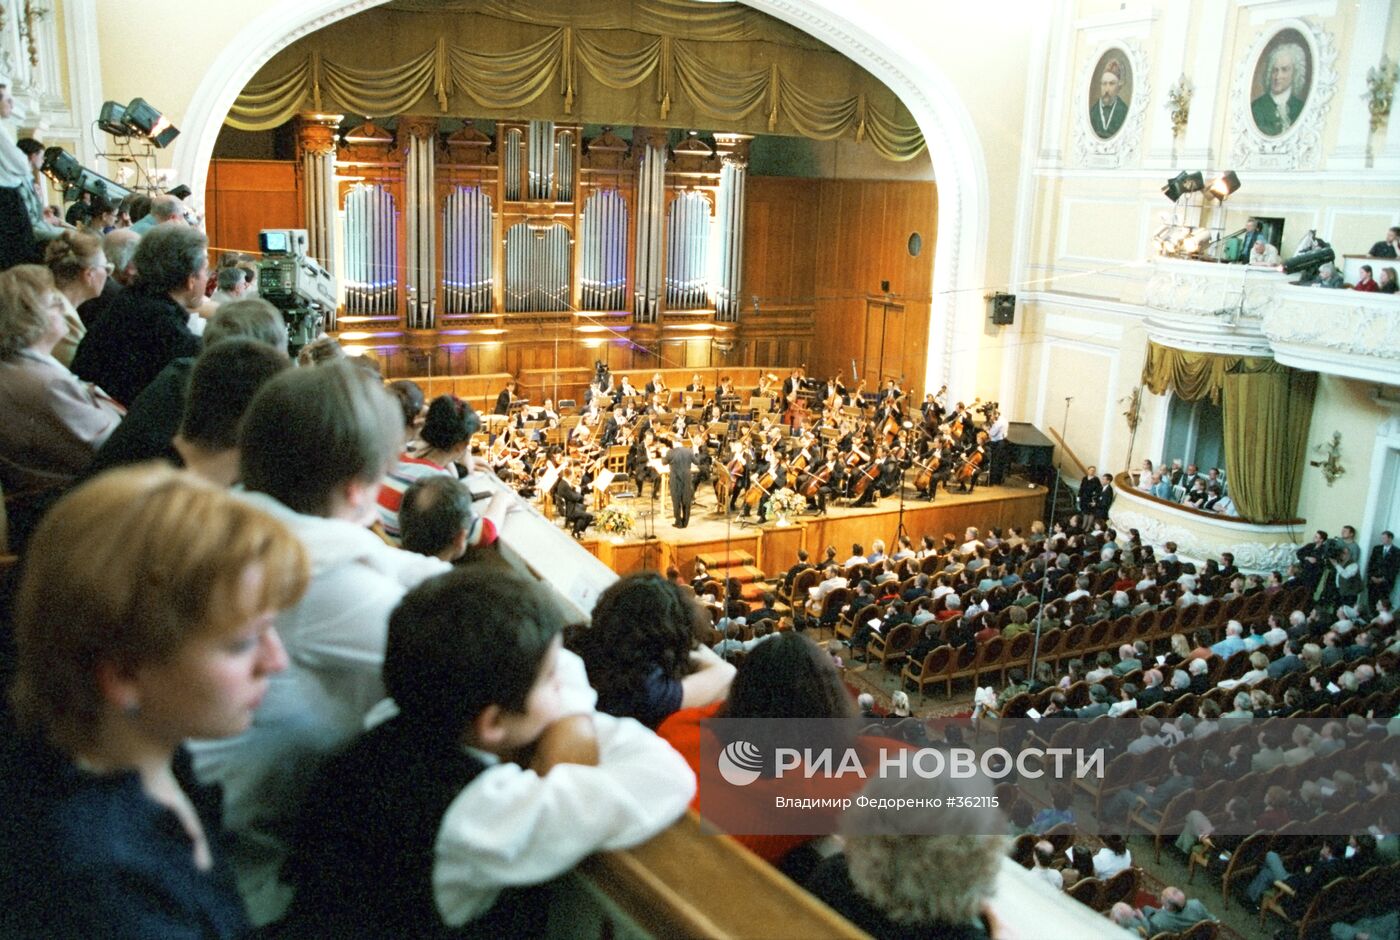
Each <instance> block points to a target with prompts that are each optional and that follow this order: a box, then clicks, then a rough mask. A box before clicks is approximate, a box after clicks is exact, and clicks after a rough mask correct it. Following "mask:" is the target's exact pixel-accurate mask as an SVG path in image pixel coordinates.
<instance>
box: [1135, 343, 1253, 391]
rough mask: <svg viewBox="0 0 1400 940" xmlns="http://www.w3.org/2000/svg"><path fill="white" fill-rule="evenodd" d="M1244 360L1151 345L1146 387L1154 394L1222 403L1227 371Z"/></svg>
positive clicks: (1144, 369)
mask: <svg viewBox="0 0 1400 940" xmlns="http://www.w3.org/2000/svg"><path fill="white" fill-rule="evenodd" d="M1239 361H1240V357H1239V356H1219V355H1215V354H1214V353H1202V352H1189V351H1187V350H1185V349H1173V348H1172V347H1170V346H1159V345H1158V344H1156V343H1153V342H1149V343H1148V344H1147V362H1146V363H1144V364H1143V367H1142V384H1143V385H1145V386H1147V390H1148V391H1149V392H1151V393H1152V394H1154V395H1165V394H1167V393H1168V392H1171V393H1172V394H1173V395H1175V396H1176V397H1177V398H1180V399H1181V400H1182V401H1200V400H1201V399H1202V398H1209V399H1210V401H1211V404H1216V405H1218V404H1220V390H1221V389H1222V388H1223V387H1224V386H1225V371H1226V370H1227V369H1229V368H1230V367H1231V366H1233V365H1235V364H1236V363H1238V362H1239Z"/></svg>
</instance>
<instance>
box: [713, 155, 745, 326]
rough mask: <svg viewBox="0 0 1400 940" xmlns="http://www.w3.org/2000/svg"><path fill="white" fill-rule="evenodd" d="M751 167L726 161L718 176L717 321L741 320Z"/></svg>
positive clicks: (731, 160)
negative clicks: (748, 183) (745, 216)
mask: <svg viewBox="0 0 1400 940" xmlns="http://www.w3.org/2000/svg"><path fill="white" fill-rule="evenodd" d="M747 179H748V166H747V165H746V164H745V163H744V162H743V161H741V160H737V159H726V160H725V161H724V165H723V167H722V168H721V170H720V176H719V238H720V259H719V271H718V277H717V278H716V285H715V288H716V289H715V319H717V320H728V321H736V320H738V319H739V309H740V304H741V301H740V291H742V289H743V285H742V283H741V280H742V276H743V270H744V189H745V186H746V184H747Z"/></svg>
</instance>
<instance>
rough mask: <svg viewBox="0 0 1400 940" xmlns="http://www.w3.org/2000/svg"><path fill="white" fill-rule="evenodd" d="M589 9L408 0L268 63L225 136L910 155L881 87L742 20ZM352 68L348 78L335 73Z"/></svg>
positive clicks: (663, 3)
mask: <svg viewBox="0 0 1400 940" xmlns="http://www.w3.org/2000/svg"><path fill="white" fill-rule="evenodd" d="M593 6H594V5H593V4H586V5H584V4H580V5H578V7H579V9H578V10H577V11H576V10H575V9H574V7H573V6H571V5H568V4H565V3H563V2H562V0H527V2H523V3H515V2H512V3H505V2H503V0H462V2H441V3H434V2H428V0H411V2H400V3H396V4H392V5H390V6H388V7H382V8H375V9H372V10H368V11H366V12H364V13H361V14H358V15H356V16H355V17H351V18H350V19H348V20H344V21H341V22H340V23H337V24H333V25H331V26H328V27H326V28H325V29H323V30H320V31H318V32H316V33H314V34H312V35H311V36H308V37H306V38H305V39H302V40H299V41H298V42H296V43H294V44H293V45H291V46H289V47H288V48H287V49H286V50H284V51H283V52H282V53H280V54H279V55H278V56H276V57H275V58H274V59H273V60H272V61H271V62H269V63H268V65H267V66H266V67H265V68H264V69H263V71H262V72H261V73H259V76H258V77H257V78H255V79H254V81H253V82H251V83H250V84H249V85H248V86H247V87H246V88H244V90H243V93H242V94H240V95H239V96H238V98H237V100H236V101H235V102H234V105H233V108H232V109H231V110H230V111H229V115H228V117H227V118H226V119H225V123H227V124H228V125H229V126H231V127H234V128H237V129H239V130H244V131H262V130H268V129H271V128H274V127H277V126H279V125H281V124H283V123H285V122H287V121H289V120H291V118H292V117H293V116H294V115H296V114H297V113H298V112H300V111H304V110H307V109H308V108H309V109H313V110H316V111H327V110H330V111H337V112H344V113H347V114H363V115H365V116H366V117H387V116H391V115H395V114H403V113H410V112H412V111H414V110H421V109H423V108H431V109H435V110H436V111H437V112H438V113H440V114H448V113H451V114H456V115H459V116H467V115H470V116H473V117H497V118H542V119H555V118H558V117H559V116H560V114H562V115H564V116H567V117H570V118H572V119H573V120H577V121H580V122H592V123H612V124H623V123H634V124H657V123H661V124H666V125H670V126H677V127H693V126H707V125H713V124H715V123H716V122H718V124H719V125H722V129H723V130H726V131H734V132H739V133H778V134H796V135H800V136H803V137H809V138H813V139H816V140H833V139H835V138H839V137H852V138H854V139H855V140H857V141H862V142H868V143H869V144H870V145H871V146H872V147H874V148H875V149H876V151H877V152H879V153H880V154H881V155H882V156H884V157H886V158H888V159H890V160H909V159H912V158H914V157H916V156H918V155H919V154H920V153H921V152H922V151H923V149H924V138H923V134H922V133H921V132H920V130H919V128H918V126H917V125H916V124H915V123H914V122H913V120H912V118H910V116H909V114H908V111H907V110H906V109H905V108H904V106H903V105H902V104H901V103H900V102H899V101H898V99H897V98H896V97H895V96H894V94H893V93H892V92H890V91H889V89H888V88H886V87H885V86H884V85H882V84H881V83H880V82H878V81H877V80H876V79H875V78H874V77H873V76H871V75H870V74H869V73H867V72H865V71H864V70H862V69H860V68H859V67H858V66H856V65H855V64H854V63H852V62H851V61H850V60H848V59H846V58H845V57H844V56H841V55H840V54H839V53H836V52H835V51H834V50H831V49H829V48H827V47H825V46H823V45H822V44H821V43H819V42H817V41H815V40H813V39H811V38H810V37H807V36H805V35H804V34H802V33H801V32H800V31H798V30H796V29H795V28H793V27H789V26H786V25H785V24H782V23H779V22H777V21H775V20H772V19H771V18H768V17H765V16H763V15H762V14H759V13H757V12H756V11H753V10H749V9H747V8H744V7H741V6H739V5H738V4H721V5H712V4H698V3H692V2H683V0H636V2H624V0H614V2H612V3H600V4H597V7H598V9H592V7H593ZM366 36H374V37H375V41H374V42H373V43H369V42H366V40H365V37H366ZM351 61H353V62H356V63H357V65H355V66H350V65H347V64H345V63H347V62H351ZM267 75H271V76H272V77H266V76H267Z"/></svg>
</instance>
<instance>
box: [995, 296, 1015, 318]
mask: <svg viewBox="0 0 1400 940" xmlns="http://www.w3.org/2000/svg"><path fill="white" fill-rule="evenodd" d="M992 322H993V323H995V324H997V325H998V326H1007V325H1009V324H1012V323H1015V322H1016V295H1015V294H997V295H996V296H994V297H993V298H992Z"/></svg>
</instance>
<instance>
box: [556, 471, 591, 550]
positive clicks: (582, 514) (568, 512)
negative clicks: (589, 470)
mask: <svg viewBox="0 0 1400 940" xmlns="http://www.w3.org/2000/svg"><path fill="white" fill-rule="evenodd" d="M554 498H555V501H556V502H557V503H558V505H559V515H561V516H563V517H564V521H565V522H566V523H568V526H569V533H570V534H571V535H573V537H574V538H576V539H582V538H583V533H584V530H585V529H587V528H588V527H589V526H591V525H592V524H593V513H591V512H589V511H588V509H587V507H586V506H585V505H584V499H583V483H582V476H581V474H580V472H579V468H578V466H577V465H576V464H572V463H571V464H569V465H568V466H567V467H566V468H565V469H564V472H563V473H562V474H560V476H559V482H557V483H555V484H554Z"/></svg>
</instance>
